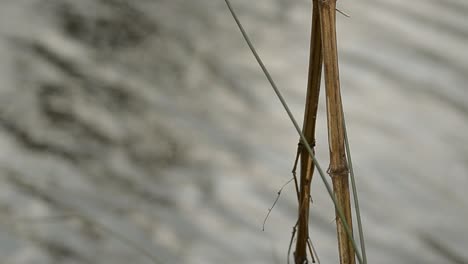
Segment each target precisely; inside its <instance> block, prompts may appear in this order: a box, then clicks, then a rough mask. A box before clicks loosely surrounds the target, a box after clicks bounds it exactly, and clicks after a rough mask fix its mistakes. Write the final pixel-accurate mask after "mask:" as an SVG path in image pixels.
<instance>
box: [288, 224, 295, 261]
mask: <svg viewBox="0 0 468 264" xmlns="http://www.w3.org/2000/svg"><path fill="white" fill-rule="evenodd" d="M296 231H297V222H296V224H295V225H294V227H293V231H292V234H291V240H290V241H289V247H288V256H287V260H288V264H289V258H290V256H291V248H292V244H293V241H294V236H295V235H296Z"/></svg>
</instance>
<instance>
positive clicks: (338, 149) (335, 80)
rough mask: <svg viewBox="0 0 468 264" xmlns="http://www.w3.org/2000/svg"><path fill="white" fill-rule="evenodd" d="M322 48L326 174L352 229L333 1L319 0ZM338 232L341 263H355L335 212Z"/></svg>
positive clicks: (349, 241)
mask: <svg viewBox="0 0 468 264" xmlns="http://www.w3.org/2000/svg"><path fill="white" fill-rule="evenodd" d="M319 1H320V3H319V6H320V22H321V28H322V30H321V32H322V48H323V59H324V71H325V86H326V104H327V119H328V141H329V146H330V167H329V174H330V176H331V177H332V181H333V191H334V193H335V196H336V199H337V202H338V206H339V207H340V208H342V210H343V213H344V215H345V219H346V222H347V223H348V225H349V227H350V229H351V230H352V220H351V203H350V194H349V183H348V168H347V162H346V154H345V153H346V152H345V144H344V128H343V115H342V113H343V111H342V103H341V93H340V80H339V70H338V52H337V44H336V22H335V21H336V11H335V10H336V0H319ZM336 224H337V233H338V246H339V254H340V263H342V264H344V263H346V264H348V263H349V264H354V263H355V258H354V249H353V245H352V242H351V240H350V239H349V237H348V236H347V234H346V231H345V227H344V225H343V223H342V221H341V220H340V219H339V217H338V214H337V220H336Z"/></svg>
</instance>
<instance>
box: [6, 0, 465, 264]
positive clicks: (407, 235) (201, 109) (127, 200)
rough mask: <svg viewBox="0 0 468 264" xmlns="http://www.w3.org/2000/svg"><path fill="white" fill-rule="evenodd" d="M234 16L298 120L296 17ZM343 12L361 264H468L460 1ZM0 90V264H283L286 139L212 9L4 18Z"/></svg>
mask: <svg viewBox="0 0 468 264" xmlns="http://www.w3.org/2000/svg"><path fill="white" fill-rule="evenodd" d="M232 3H233V5H234V7H235V8H236V10H238V13H239V16H240V18H241V20H242V21H243V23H244V25H245V27H246V28H247V30H248V32H249V33H250V35H251V36H252V40H253V42H254V44H255V45H256V47H257V48H258V50H259V52H260V54H261V56H262V57H263V59H264V61H265V63H266V64H267V66H268V67H269V69H270V70H271V73H272V75H273V76H274V78H275V79H276V81H277V83H278V85H279V86H280V88H281V89H282V91H283V92H284V94H285V96H286V99H287V101H288V102H289V104H290V105H291V107H292V109H293V112H294V114H295V115H296V117H297V118H298V119H299V120H302V114H303V108H304V106H303V105H304V98H305V87H306V73H307V65H308V62H307V60H308V46H309V43H308V40H309V31H310V16H311V14H310V9H311V8H310V5H311V4H310V1H306V0H297V1H288V0H257V1H254V2H252V1H248V0H235V1H234V0H233V1H232ZM338 6H339V8H340V10H342V11H344V12H345V13H347V14H349V15H350V18H346V17H344V16H342V15H337V24H338V42H339V56H340V74H341V76H340V78H341V84H342V92H343V103H344V109H345V112H346V116H347V123H348V131H349V137H350V143H351V147H352V153H353V157H354V164H355V170H356V173H357V177H358V178H357V182H358V189H359V195H360V201H361V207H362V208H361V210H362V213H363V224H364V228H365V234H366V238H367V246H368V248H367V252H368V258H369V261H370V263H382V264H386V263H468V253H467V251H466V248H467V247H468V227H467V224H466V223H467V220H466V219H467V218H468V198H467V194H466V190H467V187H468V136H467V135H468V89H467V87H466V85H467V82H468V49H467V43H468V19H467V14H468V2H466V1H465V0H445V1H438V0H414V1H403V0H374V1H369V0H357V1H343V0H340V1H338ZM0 76H1V80H2V81H1V84H0V259H1V261H0V262H1V263H9V264H19V263H34V264H41V263H44V264H45V263H113V264H118V263H122V264H123V263H152V262H151V260H149V259H148V257H147V256H145V255H144V253H143V252H141V251H138V250H135V249H134V248H132V247H131V245H129V244H132V243H133V244H134V245H138V247H139V248H141V249H144V250H146V251H148V252H151V254H153V255H155V256H156V257H157V258H158V259H159V260H160V261H161V263H165V264H166V263H167V264H169V263H190V264H192V263H193V264H195V263H200V264H207V263H226V264H229V263H285V262H286V253H287V247H288V244H289V238H290V234H291V231H292V227H293V225H294V223H295V221H296V217H297V215H296V210H297V208H296V206H297V205H296V201H295V200H296V196H295V193H294V188H293V185H289V186H288V187H286V188H285V189H284V191H283V192H282V196H281V198H280V200H279V202H278V204H277V205H276V207H275V208H274V210H273V212H272V214H271V216H270V218H269V220H268V222H267V225H266V230H265V232H262V222H263V219H264V217H265V216H266V213H267V210H268V208H269V207H270V206H271V204H272V202H273V201H274V199H275V198H276V192H277V191H278V189H279V188H280V187H281V185H282V184H284V183H285V182H286V181H287V180H289V179H290V178H291V167H292V162H293V159H294V155H295V152H296V146H297V142H298V136H297V135H296V133H295V131H294V129H293V127H292V125H291V124H290V122H289V120H288V118H287V116H286V114H285V113H284V111H283V109H282V107H281V106H280V104H279V102H278V100H277V99H276V98H275V96H274V93H273V91H272V90H271V88H270V87H269V86H268V83H267V82H266V80H265V78H264V76H263V75H262V73H261V71H260V70H259V68H258V66H257V65H256V63H255V61H254V59H253V57H252V55H251V54H250V52H249V50H248V48H247V46H246V45H245V43H244V42H243V40H242V38H241V36H240V33H239V32H238V29H237V28H236V27H235V24H234V22H233V20H232V18H231V17H230V15H229V13H228V10H227V9H226V6H225V3H224V1H221V0H219V1H215V0H198V1H187V0H171V1H169V0H151V1H150V0H133V1H130V0H127V1H125V0H80V1H73V0H0ZM323 99H324V98H323V93H322V97H321V104H320V107H319V108H320V109H319V111H320V112H319V115H320V118H319V121H318V127H317V137H318V140H317V155H318V158H319V161H320V162H321V164H322V166H323V167H325V168H326V167H327V166H328V146H327V138H326V135H327V134H326V122H325V119H324V117H325V112H324V108H325V105H324V100H323ZM312 198H313V200H314V203H313V206H312V209H311V219H310V225H311V228H310V230H311V239H312V240H313V242H314V244H315V245H316V249H317V251H318V254H319V257H320V259H321V261H322V263H338V254H337V249H336V234H335V226H334V224H335V223H334V212H333V209H332V204H331V202H330V200H329V198H328V196H327V194H326V192H325V189H324V186H323V184H322V183H321V181H320V178H319V177H317V176H316V177H315V178H314V182H313V190H312ZM122 237H125V239H127V240H125V241H124V240H123V239H122ZM129 241H132V242H131V243H129Z"/></svg>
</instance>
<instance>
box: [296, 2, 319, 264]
mask: <svg viewBox="0 0 468 264" xmlns="http://www.w3.org/2000/svg"><path fill="white" fill-rule="evenodd" d="M321 74H322V40H321V33H320V17H319V10H318V2H317V0H314V1H313V4H312V28H311V39H310V57H309V74H308V83H307V98H306V106H305V112H304V123H303V133H304V135H305V137H306V139H307V141H308V142H310V143H311V144H312V145H311V147H312V149H313V148H314V147H315V124H316V120H317V107H318V100H319V94H320V79H321ZM300 153H301V179H300V194H299V222H298V232H297V243H296V251H295V252H294V260H295V263H296V264H302V263H304V261H306V260H307V245H308V244H307V243H308V240H309V201H310V199H309V198H310V184H311V181H312V176H313V173H314V164H313V160H312V158H311V157H310V155H309V153H308V152H307V149H305V148H303V147H300ZM312 258H313V256H312Z"/></svg>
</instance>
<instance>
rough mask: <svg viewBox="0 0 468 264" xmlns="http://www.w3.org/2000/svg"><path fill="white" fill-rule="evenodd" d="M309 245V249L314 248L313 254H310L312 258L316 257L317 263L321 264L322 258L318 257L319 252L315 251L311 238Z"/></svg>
mask: <svg viewBox="0 0 468 264" xmlns="http://www.w3.org/2000/svg"><path fill="white" fill-rule="evenodd" d="M307 244H308V245H309V249H311V248H312V253H310V254H311V255H312V256H315V257H316V258H317V263H318V264H320V258H319V256H318V253H317V250H315V247H314V243H312V240H310V238H309V241H308V242H307Z"/></svg>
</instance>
